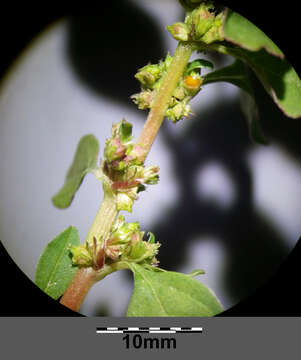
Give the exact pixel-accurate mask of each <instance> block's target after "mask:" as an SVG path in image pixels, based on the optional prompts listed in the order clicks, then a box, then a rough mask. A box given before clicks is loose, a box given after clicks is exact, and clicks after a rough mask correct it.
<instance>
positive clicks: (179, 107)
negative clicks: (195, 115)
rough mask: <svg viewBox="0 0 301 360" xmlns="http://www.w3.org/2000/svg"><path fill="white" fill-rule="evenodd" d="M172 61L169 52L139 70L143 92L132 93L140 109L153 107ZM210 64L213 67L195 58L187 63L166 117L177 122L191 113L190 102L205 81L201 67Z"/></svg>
mask: <svg viewBox="0 0 301 360" xmlns="http://www.w3.org/2000/svg"><path fill="white" fill-rule="evenodd" d="M171 61H172V57H171V56H170V55H169V54H168V55H167V56H166V58H165V60H163V61H160V62H159V63H158V64H148V65H146V66H144V67H143V68H141V69H139V70H138V72H137V74H136V75H135V77H136V79H138V80H139V82H140V84H141V92H140V93H138V94H134V95H132V99H133V101H134V102H135V103H136V104H137V106H138V109H140V110H145V109H151V108H152V104H153V101H154V98H155V96H156V94H157V91H158V89H159V87H160V86H161V83H162V80H163V78H164V75H165V73H166V71H167V70H168V67H169V65H170V63H171ZM208 64H210V67H212V64H211V63H209V62H208V61H205V60H195V61H192V62H190V63H189V64H188V65H187V68H186V70H185V72H184V73H183V76H182V77H181V79H180V81H179V83H178V85H177V87H176V89H175V90H174V92H173V95H172V97H171V99H170V102H169V104H168V108H167V110H166V117H167V118H168V119H170V120H171V121H172V122H174V123H175V122H177V121H179V120H180V119H182V118H185V117H188V116H189V115H190V114H191V107H190V104H189V102H190V100H191V99H192V98H193V97H194V96H195V95H196V94H197V93H198V92H199V91H200V90H201V85H202V83H203V78H202V77H201V71H200V69H201V68H203V67H208Z"/></svg>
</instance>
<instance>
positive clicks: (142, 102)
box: [131, 90, 154, 110]
mask: <svg viewBox="0 0 301 360" xmlns="http://www.w3.org/2000/svg"><path fill="white" fill-rule="evenodd" d="M153 96H154V94H153V92H152V91H151V90H145V91H141V92H140V93H138V94H134V95H132V96H131V99H132V100H133V101H134V103H135V104H136V105H138V109H139V110H146V109H149V108H150V107H151V103H152V101H153Z"/></svg>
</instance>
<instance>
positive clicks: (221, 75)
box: [203, 60, 268, 145]
mask: <svg viewBox="0 0 301 360" xmlns="http://www.w3.org/2000/svg"><path fill="white" fill-rule="evenodd" d="M220 81H225V82H229V83H231V84H233V85H236V86H238V87H239V88H240V89H242V90H244V91H243V93H242V94H241V106H242V111H243V113H244V115H245V117H246V119H247V122H248V126H249V132H250V136H251V138H252V139H253V140H254V141H255V142H257V143H259V144H262V145H267V143H268V142H267V140H266V138H265V135H264V133H263V131H262V128H261V125H260V121H259V111H258V107H257V105H256V102H255V99H254V94H253V88H252V84H251V81H250V78H249V74H248V69H247V66H246V65H245V64H244V63H243V62H242V61H240V60H236V61H234V63H233V64H232V65H229V66H226V67H224V68H221V69H219V70H216V71H213V72H211V73H209V74H207V75H206V76H205V77H204V82H203V85H206V84H210V83H214V82H220Z"/></svg>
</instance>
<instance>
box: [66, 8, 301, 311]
mask: <svg viewBox="0 0 301 360" xmlns="http://www.w3.org/2000/svg"><path fill="white" fill-rule="evenodd" d="M104 6H105V5H104ZM125 14H126V18H125ZM129 24H130V26H129ZM137 29H140V30H139V31H137ZM110 30H111V31H110ZM154 39H155V41H154ZM166 52H167V50H164V49H163V45H162V39H161V38H160V33H159V32H158V28H157V27H156V25H155V23H153V21H152V19H151V18H150V17H149V16H148V15H147V14H145V13H143V12H142V11H141V10H140V9H138V8H136V7H135V6H134V5H132V4H129V3H128V2H126V1H119V2H118V5H117V4H115V3H113V4H111V3H110V5H109V6H107V8H105V9H104V11H103V13H102V14H99V15H95V16H75V17H72V18H71V20H70V22H69V48H68V56H69V59H70V64H71V66H72V69H73V71H74V72H75V73H76V74H77V76H78V77H79V79H80V80H81V81H82V82H83V83H84V84H85V85H86V86H88V87H89V88H90V89H92V90H93V91H95V93H97V94H99V95H101V96H108V97H112V98H113V99H114V100H116V101H120V102H123V103H126V104H128V105H131V102H130V100H129V96H130V95H131V94H133V93H135V92H136V91H138V82H137V81H136V80H135V79H134V77H133V75H134V74H135V72H136V70H137V67H139V66H143V65H145V64H147V63H148V62H157V61H158V59H160V58H163V57H164V56H165V55H166ZM217 60H220V57H217ZM254 81H255V80H254ZM255 86H256V91H255V93H256V94H257V95H258V96H257V97H258V101H259V108H260V111H261V116H262V123H263V129H264V130H265V132H266V135H267V136H268V138H269V139H270V140H271V143H276V142H277V143H279V144H281V146H283V147H284V148H285V149H286V150H287V151H289V152H290V153H291V154H292V155H293V156H294V157H295V159H296V160H297V161H298V162H300V159H301V144H300V136H299V135H298V134H300V133H301V124H300V122H297V121H293V120H290V119H288V118H286V117H285V116H284V115H283V114H282V113H281V111H280V110H279V109H277V108H276V107H275V105H274V104H273V102H272V100H271V99H270V98H269V96H268V95H267V94H266V93H265V92H264V90H263V89H262V88H261V85H260V84H258V82H256V81H255ZM132 106H133V105H132ZM194 110H195V113H196V114H198V113H201V111H198V109H194ZM200 117H201V118H200V119H198V118H196V117H195V118H194V119H191V120H190V127H189V129H188V131H187V132H186V133H185V134H184V136H183V137H181V139H175V138H173V137H170V135H169V133H168V131H167V127H166V126H163V128H162V134H163V137H164V139H165V141H166V143H167V144H168V146H169V148H170V151H171V154H172V161H173V162H174V164H173V168H174V171H175V174H176V177H177V182H178V184H179V192H180V193H179V201H178V202H177V204H176V206H175V207H173V209H171V210H170V212H169V213H168V214H166V217H165V218H164V219H162V221H161V222H160V223H157V224H155V225H154V227H153V228H152V229H151V230H152V232H154V233H155V234H156V238H157V239H158V240H159V241H160V242H161V243H163V245H164V246H162V247H161V249H160V254H159V259H160V266H161V267H162V268H166V269H170V270H175V269H177V268H179V267H180V266H181V265H183V264H184V263H185V261H186V260H187V256H186V252H187V249H188V246H189V243H190V241H191V240H192V238H195V237H196V236H199V237H201V236H202V235H208V234H209V235H214V236H217V238H218V239H220V241H222V242H223V245H224V248H226V249H227V253H228V254H229V260H228V263H227V264H226V266H225V274H224V279H225V283H224V287H225V289H226V290H227V292H228V294H229V295H230V297H231V298H232V301H233V302H238V301H240V300H241V299H242V298H244V297H246V296H247V295H248V294H250V293H252V292H253V291H254V290H255V289H256V288H257V287H258V286H260V285H261V284H263V283H264V282H265V281H266V280H267V279H268V278H269V277H270V276H271V275H272V274H273V273H274V271H275V270H276V269H277V267H278V266H279V265H280V264H281V262H282V261H283V260H284V259H285V257H286V256H287V255H288V253H289V251H290V248H289V246H288V245H286V242H285V239H283V238H282V237H281V236H280V235H279V234H277V232H276V230H275V229H274V228H273V226H272V224H271V223H269V221H268V220H267V219H265V218H263V217H262V216H261V215H260V214H258V213H256V211H255V209H254V204H253V184H252V174H251V173H250V169H249V168H248V165H247V163H246V157H245V154H246V152H247V151H249V150H250V149H251V148H252V147H253V146H254V145H253V144H252V143H251V141H250V139H249V134H248V129H247V125H246V121H245V119H244V117H243V115H242V113H241V111H240V107H239V103H238V101H237V102H232V103H231V102H227V103H219V104H218V105H216V104H214V106H212V107H211V108H210V109H209V110H207V111H205V112H204V111H202V113H201V116H200ZM257 146H259V145H257ZM209 160H216V161H218V162H220V163H222V164H223V166H224V167H225V168H226V169H227V170H228V171H229V172H230V174H231V176H232V178H233V180H234V182H235V186H236V192H237V196H236V198H235V203H234V204H233V206H232V207H231V208H230V209H227V210H225V209H221V208H219V207H218V206H216V204H214V203H213V202H212V201H209V200H201V199H200V198H199V196H197V194H196V189H195V175H196V173H197V171H199V170H200V168H202V166H204V165H205V164H206V163H207V162H208V161H209ZM175 224H176V225H175ZM296 240H297V239H296ZM200 266H201V264H200ZM191 270H192V269H191ZM99 312H100V315H101V314H102V315H103V314H108V313H109V309H107V308H105V309H104V308H101V309H100V311H99Z"/></svg>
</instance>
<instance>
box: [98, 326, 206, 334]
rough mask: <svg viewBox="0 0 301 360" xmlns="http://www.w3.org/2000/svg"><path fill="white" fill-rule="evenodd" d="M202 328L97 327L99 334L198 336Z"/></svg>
mask: <svg viewBox="0 0 301 360" xmlns="http://www.w3.org/2000/svg"><path fill="white" fill-rule="evenodd" d="M202 332H203V328H202V327H97V328H96V333H97V334H134V333H144V334H145V333H146V334H181V333H183V334H189V333H190V334H196V333H202Z"/></svg>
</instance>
